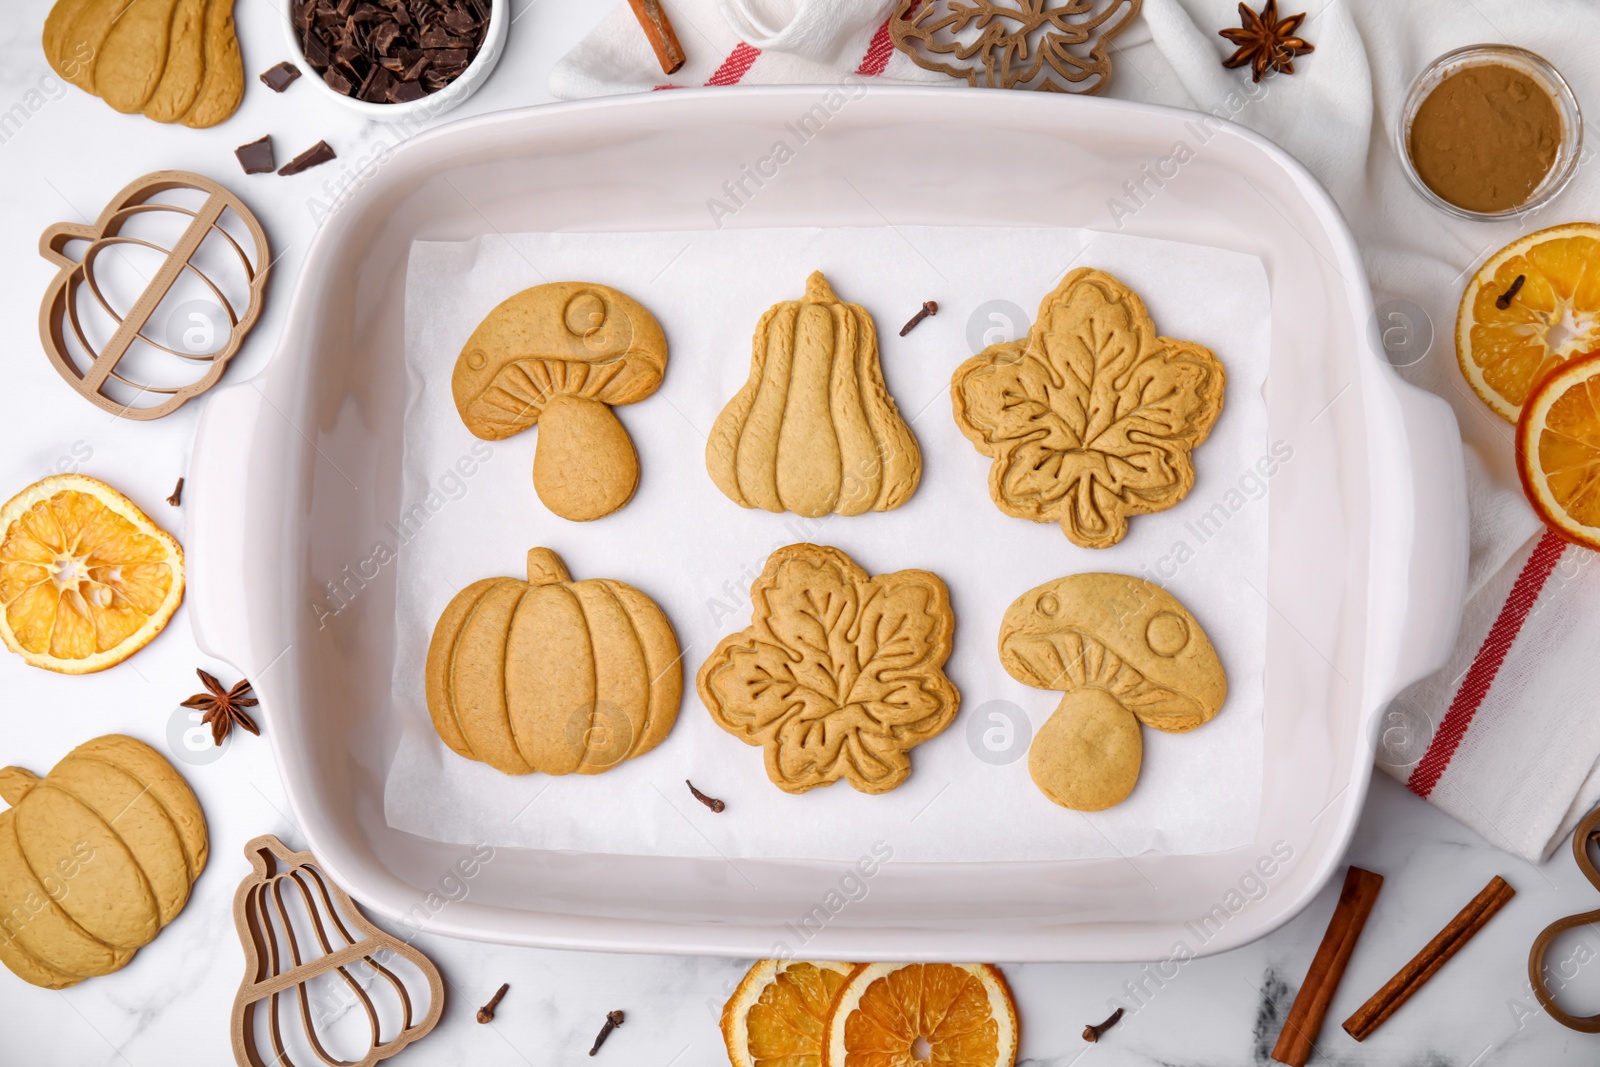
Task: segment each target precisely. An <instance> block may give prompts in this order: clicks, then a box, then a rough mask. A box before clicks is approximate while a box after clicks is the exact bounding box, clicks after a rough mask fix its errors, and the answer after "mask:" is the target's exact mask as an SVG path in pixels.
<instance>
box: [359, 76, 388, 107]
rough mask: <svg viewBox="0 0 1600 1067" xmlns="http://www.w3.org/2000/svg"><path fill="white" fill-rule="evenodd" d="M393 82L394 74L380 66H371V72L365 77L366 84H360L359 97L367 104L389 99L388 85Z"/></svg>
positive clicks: (384, 101) (380, 102) (383, 101)
mask: <svg viewBox="0 0 1600 1067" xmlns="http://www.w3.org/2000/svg"><path fill="white" fill-rule="evenodd" d="M394 83H395V76H394V75H393V74H390V73H389V72H388V71H386V70H384V69H383V68H382V67H373V68H372V74H371V75H370V76H369V77H368V78H367V80H366V84H364V85H362V86H361V99H362V100H365V101H366V102H367V103H369V104H382V103H386V102H387V101H388V99H389V87H390V86H392V85H393V84H394Z"/></svg>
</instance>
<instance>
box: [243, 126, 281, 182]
mask: <svg viewBox="0 0 1600 1067" xmlns="http://www.w3.org/2000/svg"><path fill="white" fill-rule="evenodd" d="M233 154H234V155H236V156H238V157H239V166H241V167H243V168H244V172H245V173H246V174H266V173H268V172H270V171H272V170H275V169H276V168H277V166H278V161H277V160H276V159H275V158H273V155H272V136H271V134H268V135H267V136H266V137H263V138H261V140H259V141H251V142H250V143H249V144H242V145H240V146H239V147H238V148H235V149H234V150H233Z"/></svg>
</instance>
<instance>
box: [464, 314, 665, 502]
mask: <svg viewBox="0 0 1600 1067" xmlns="http://www.w3.org/2000/svg"><path fill="white" fill-rule="evenodd" d="M666 366H667V339H666V336H665V335H664V334H663V333H662V332H661V324H660V323H658V322H656V319H655V316H654V315H652V314H650V312H648V311H646V310H645V309H644V306H643V305H641V304H640V303H639V302H638V301H637V300H634V299H633V298H632V297H630V296H628V295H626V294H624V293H619V292H618V291H617V290H615V289H612V288H609V287H607V286H604V285H593V284H590V283H588V282H552V283H550V284H549V285H536V286H534V287H533V288H532V289H524V290H523V291H522V292H520V293H518V294H517V295H516V296H513V297H511V298H510V299H508V300H505V301H503V302H502V303H501V304H500V305H499V306H498V307H496V308H495V309H494V310H493V311H491V312H489V314H488V316H487V317H486V318H485V319H484V320H483V321H482V322H480V323H479V324H478V328H477V329H476V330H474V331H472V336H471V337H469V338H467V343H466V345H465V347H463V348H462V349H461V355H460V357H459V358H457V359H456V367H455V372H454V373H453V374H452V375H451V378H450V388H451V391H452V392H453V393H454V395H455V400H456V410H457V411H459V412H460V413H461V421H462V422H465V423H466V424H467V429H469V430H471V431H472V432H473V433H474V434H476V435H477V436H478V437H482V438H483V439H485V440H487V441H499V440H501V439H502V438H506V437H510V436H511V435H513V434H518V433H521V432H522V431H523V430H526V429H527V428H528V427H530V426H533V425H535V424H537V425H538V426H539V442H538V444H537V445H536V446H535V450H534V455H533V487H534V489H535V490H537V491H538V493H539V499H540V500H542V501H544V503H545V506H546V507H548V508H549V509H550V510H551V511H553V512H555V513H556V514H557V515H560V516H561V517H562V518H566V519H572V520H575V521H578V522H583V521H587V520H589V519H598V518H600V517H601V516H602V515H609V514H611V513H612V512H613V511H616V510H617V509H618V508H620V507H622V505H624V504H626V503H627V502H628V500H629V499H630V498H631V497H632V496H633V491H634V490H635V489H637V488H638V486H639V455H638V453H637V452H635V451H634V448H633V441H632V440H631V439H630V438H629V437H628V431H627V430H625V429H623V427H622V423H621V422H619V421H618V420H617V416H616V415H615V414H614V413H613V412H612V410H611V406H613V405H619V404H632V403H635V402H636V401H639V400H643V399H644V398H645V397H647V396H649V395H650V394H651V393H653V392H655V391H656V388H657V387H658V386H660V384H661V376H662V374H663V373H664V372H665V370H666Z"/></svg>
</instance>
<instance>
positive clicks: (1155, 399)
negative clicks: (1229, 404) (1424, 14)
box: [950, 268, 1225, 548]
mask: <svg viewBox="0 0 1600 1067" xmlns="http://www.w3.org/2000/svg"><path fill="white" fill-rule="evenodd" d="M1224 378H1225V376H1224V372H1223V369H1222V364H1221V363H1220V362H1219V361H1218V360H1217V358H1216V357H1215V356H1214V355H1212V354H1211V352H1210V350H1209V349H1206V348H1203V347H1201V346H1200V345H1197V344H1194V343H1192V342H1188V341H1175V340H1173V339H1172V338H1169V337H1159V336H1157V335H1156V332H1155V324H1154V323H1153V322H1152V321H1151V319H1150V315H1149V313H1148V312H1146V311H1145V307H1144V303H1143V302H1142V301H1141V300H1140V299H1139V297H1138V295H1137V294H1135V293H1134V292H1133V290H1131V289H1129V288H1128V287H1127V286H1126V285H1123V284H1122V283H1121V282H1120V281H1118V280H1117V279H1116V278H1114V277H1112V276H1111V275H1110V274H1107V273H1105V272H1104V271H1099V270H1093V269H1090V268H1084V269H1080V270H1076V271H1073V272H1072V273H1071V274H1069V275H1067V277H1066V278H1065V279H1064V280H1063V281H1062V283H1061V284H1060V285H1059V286H1058V287H1057V288H1056V290H1055V292H1053V293H1051V294H1050V295H1049V296H1047V297H1045V299H1044V302H1043V303H1042V304H1040V306H1039V317H1038V320H1037V321H1036V322H1035V323H1034V325H1033V328H1032V329H1031V330H1030V331H1029V333H1028V336H1027V338H1025V339H1022V340H1017V341H1010V342H1006V343H1004V344H998V345H992V346H990V347H989V348H986V349H984V351H983V352H981V353H979V354H978V355H976V356H974V357H973V358H972V359H969V360H967V361H966V362H965V363H963V364H962V365H961V366H960V367H959V368H957V369H956V372H955V376H954V377H953V378H952V380H951V389H950V393H951V402H952V404H953V405H954V409H955V419H956V424H957V425H958V426H960V427H961V432H962V433H964V434H966V435H967V437H968V439H969V440H971V441H972V443H973V444H974V445H975V446H976V447H977V449H978V451H980V452H982V453H983V454H984V455H987V456H990V457H992V458H993V459H994V465H993V466H992V467H991V468H990V470H989V492H990V495H991V496H993V497H994V500H995V503H996V504H998V505H999V506H1000V509H1001V510H1002V511H1004V512H1006V514H1008V515H1015V516H1017V517H1019V518H1024V519H1032V520H1033V521H1035V522H1059V523H1060V524H1061V529H1062V532H1063V533H1065V534H1066V535H1067V537H1068V538H1070V539H1071V540H1072V541H1073V542H1074V543H1075V544H1078V545H1082V546H1083V547H1085V548H1106V547H1108V546H1110V545H1114V544H1116V543H1117V542H1118V541H1120V540H1122V538H1123V537H1124V536H1125V535H1126V534H1127V532H1128V518H1129V516H1132V515H1139V514H1144V513H1148V512H1154V511H1163V510H1165V509H1167V508H1170V507H1172V506H1173V505H1174V504H1176V503H1177V502H1178V501H1180V500H1182V499H1183V498H1184V496H1186V495H1187V494H1188V492H1189V490H1190V489H1191V488H1192V487H1193V486H1194V465H1193V463H1192V462H1191V459H1190V452H1191V451H1192V450H1193V449H1194V448H1195V447H1197V446H1198V445H1199V444H1200V443H1201V442H1202V441H1204V440H1205V439H1206V437H1207V435H1209V434H1210V432H1211V427H1212V425H1213V424H1214V423H1215V422H1216V420H1217V416H1218V415H1219V414H1220V413H1221V411H1222V395H1223V385H1224Z"/></svg>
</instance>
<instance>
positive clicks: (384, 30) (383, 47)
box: [367, 19, 400, 56]
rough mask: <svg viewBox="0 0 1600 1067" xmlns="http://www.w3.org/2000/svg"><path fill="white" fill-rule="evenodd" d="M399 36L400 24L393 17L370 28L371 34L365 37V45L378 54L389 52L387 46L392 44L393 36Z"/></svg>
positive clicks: (382, 54) (384, 54)
mask: <svg viewBox="0 0 1600 1067" xmlns="http://www.w3.org/2000/svg"><path fill="white" fill-rule="evenodd" d="M399 36H400V24H399V23H398V22H396V21H395V20H394V19H390V20H389V21H387V22H380V23H378V25H377V26H375V27H374V28H373V30H372V35H371V36H369V37H368V38H367V45H368V46H369V47H370V48H371V49H372V50H373V51H374V52H376V53H377V54H378V55H380V56H386V55H388V54H389V46H390V45H392V44H394V42H395V38H397V37H399Z"/></svg>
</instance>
